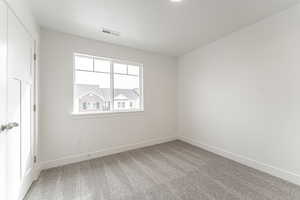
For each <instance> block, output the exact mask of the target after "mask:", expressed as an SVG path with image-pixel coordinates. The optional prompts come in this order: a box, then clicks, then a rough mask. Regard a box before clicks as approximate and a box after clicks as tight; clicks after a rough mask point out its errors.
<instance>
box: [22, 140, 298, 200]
mask: <svg viewBox="0 0 300 200" xmlns="http://www.w3.org/2000/svg"><path fill="white" fill-rule="evenodd" d="M26 199H28V200H29V199H30V200H46V199H47V200H52V199H53V200H54V199H55V200H71V199H72V200H92V199H93V200H169V199H170V200H211V199H214V200H236V199H245V200H246V199H247V200H248V199H249V200H250V199H253V200H264V199H268V200H279V199H281V200H300V187H298V186H296V185H293V184H291V183H288V182H286V181H283V180H281V179H278V178H275V177H273V176H270V175H268V174H265V173H262V172H259V171H257V170H254V169H251V168H249V167H246V166H243V165H241V164H239V163H236V162H233V161H230V160H228V159H225V158H223V157H220V156H217V155H215V154H212V153H210V152H207V151H204V150H202V149H199V148H197V147H194V146H191V145H189V144H187V143H184V142H180V141H174V142H169V143H165V144H160V145H155V146H151V147H147V148H142V149H138V150H134V151H128V152H124V153H120V154H116V155H112V156H107V157H103V158H99V159H94V160H90V161H85V162H81V163H77V164H71V165H67V166H63V167H58V168H54V169H50V170H46V171H43V172H42V173H41V176H40V178H39V180H38V181H37V182H35V183H34V184H33V186H32V187H31V190H30V191H29V193H28V194H27V197H26Z"/></svg>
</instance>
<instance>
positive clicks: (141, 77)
mask: <svg viewBox="0 0 300 200" xmlns="http://www.w3.org/2000/svg"><path fill="white" fill-rule="evenodd" d="M76 56H82V57H89V58H92V59H93V72H94V73H106V74H107V73H108V72H97V71H95V59H99V60H105V61H109V62H110V72H109V74H110V92H111V97H112V100H111V101H110V107H111V110H110V111H100V112H99V111H98V112H79V110H78V108H75V106H76V105H75V87H74V86H75V79H76V74H75V73H76V71H77V70H76ZM114 63H119V64H125V65H127V75H129V76H131V75H130V74H128V66H129V65H132V66H137V67H139V92H140V102H139V104H140V108H139V109H130V108H129V109H126V110H119V109H115V108H114V103H115V101H114ZM78 71H87V72H91V71H88V70H78ZM143 71H144V70H143V64H141V63H137V62H131V61H126V60H120V59H115V58H108V57H101V56H93V55H89V54H83V53H73V67H72V72H73V81H72V91H73V95H72V97H73V98H72V115H75V116H76V115H77V116H84V115H103V114H113V113H136V112H144V110H145V108H144V73H143ZM124 75H126V74H124ZM133 76H134V75H133Z"/></svg>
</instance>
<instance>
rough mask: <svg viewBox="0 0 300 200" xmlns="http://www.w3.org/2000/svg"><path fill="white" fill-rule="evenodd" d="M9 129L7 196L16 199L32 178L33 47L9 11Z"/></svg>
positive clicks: (23, 29)
mask: <svg viewBox="0 0 300 200" xmlns="http://www.w3.org/2000/svg"><path fill="white" fill-rule="evenodd" d="M7 35H8V43H7V44H8V46H7V67H8V76H7V79H8V81H7V82H8V84H7V90H8V95H7V102H8V106H7V108H8V111H7V121H8V123H9V124H11V127H12V129H10V130H9V131H7V164H8V168H7V176H8V177H7V180H8V190H7V191H8V199H10V200H15V199H18V198H19V197H20V195H23V194H24V193H25V191H27V189H28V188H29V186H30V184H31V182H32V179H33V174H32V173H33V125H34V124H33V47H34V45H33V44H34V42H33V40H32V38H31V36H30V34H29V33H28V32H27V31H26V29H25V28H24V27H23V25H22V23H20V21H19V20H18V19H17V17H16V16H15V15H14V14H13V13H12V12H10V11H8V34H7Z"/></svg>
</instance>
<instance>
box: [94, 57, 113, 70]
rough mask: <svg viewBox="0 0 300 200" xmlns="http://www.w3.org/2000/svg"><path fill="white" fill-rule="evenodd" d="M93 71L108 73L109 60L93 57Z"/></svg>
mask: <svg viewBox="0 0 300 200" xmlns="http://www.w3.org/2000/svg"><path fill="white" fill-rule="evenodd" d="M94 62H95V71H96V72H107V73H110V61H107V60H100V59H95V61H94Z"/></svg>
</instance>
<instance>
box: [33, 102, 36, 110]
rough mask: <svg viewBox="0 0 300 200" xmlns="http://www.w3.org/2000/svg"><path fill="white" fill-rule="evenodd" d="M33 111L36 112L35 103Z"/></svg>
mask: <svg viewBox="0 0 300 200" xmlns="http://www.w3.org/2000/svg"><path fill="white" fill-rule="evenodd" d="M33 112H36V105H35V104H34V105H33Z"/></svg>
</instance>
